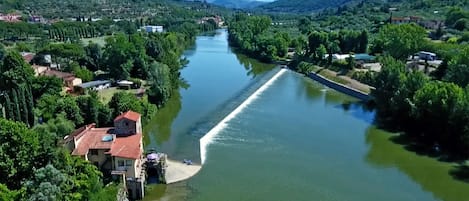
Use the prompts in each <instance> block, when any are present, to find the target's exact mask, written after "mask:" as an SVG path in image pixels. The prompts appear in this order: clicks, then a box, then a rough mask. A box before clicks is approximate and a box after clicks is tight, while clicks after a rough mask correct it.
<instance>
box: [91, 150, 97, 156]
mask: <svg viewBox="0 0 469 201" xmlns="http://www.w3.org/2000/svg"><path fill="white" fill-rule="evenodd" d="M90 154H91V155H92V156H97V155H98V150H96V149H91V150H90Z"/></svg>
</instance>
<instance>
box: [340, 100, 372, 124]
mask: <svg viewBox="0 0 469 201" xmlns="http://www.w3.org/2000/svg"><path fill="white" fill-rule="evenodd" d="M335 107H336V108H341V109H343V110H344V111H346V112H347V113H348V114H350V115H352V116H353V117H355V118H356V119H359V120H362V121H364V122H365V123H368V124H374V123H375V116H376V115H375V112H374V110H373V108H372V107H370V105H369V104H368V103H366V102H363V101H358V102H352V101H344V102H343V103H342V104H340V105H337V106H335Z"/></svg>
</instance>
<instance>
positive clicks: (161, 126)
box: [144, 90, 182, 147]
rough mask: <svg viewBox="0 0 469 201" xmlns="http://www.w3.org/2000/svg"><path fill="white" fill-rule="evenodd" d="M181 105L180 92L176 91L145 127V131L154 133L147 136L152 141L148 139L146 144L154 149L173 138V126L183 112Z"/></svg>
mask: <svg viewBox="0 0 469 201" xmlns="http://www.w3.org/2000/svg"><path fill="white" fill-rule="evenodd" d="M181 105H182V104H181V95H180V92H179V90H175V91H174V92H173V95H172V96H171V98H170V99H169V100H168V102H166V104H165V106H164V107H163V108H161V109H160V110H159V111H158V112H157V114H156V115H155V117H153V118H152V119H151V120H150V122H148V124H147V125H146V126H145V128H144V130H145V131H148V132H150V131H151V132H154V133H152V134H150V135H146V136H150V139H146V141H145V144H147V145H148V146H150V147H154V146H155V145H159V144H161V143H163V142H165V141H167V140H169V138H170V136H171V126H172V125H173V121H174V120H175V119H176V117H177V116H178V114H179V111H181ZM155 137H156V138H155ZM152 138H153V139H152Z"/></svg>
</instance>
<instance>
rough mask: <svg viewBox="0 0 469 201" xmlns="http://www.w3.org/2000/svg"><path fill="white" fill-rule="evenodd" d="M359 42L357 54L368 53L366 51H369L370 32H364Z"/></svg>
mask: <svg viewBox="0 0 469 201" xmlns="http://www.w3.org/2000/svg"><path fill="white" fill-rule="evenodd" d="M358 40H359V42H358V47H357V52H358V53H363V52H366V50H367V49H368V32H367V31H365V30H364V31H362V32H361V34H360V36H359V39H358Z"/></svg>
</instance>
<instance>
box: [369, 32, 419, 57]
mask: <svg viewBox="0 0 469 201" xmlns="http://www.w3.org/2000/svg"><path fill="white" fill-rule="evenodd" d="M425 36H426V32H425V29H423V28H422V27H421V26H418V25H415V24H401V25H394V24H388V25H385V26H384V27H382V28H381V29H380V30H379V32H378V35H377V36H376V39H375V41H374V45H375V46H381V47H382V49H383V51H384V53H385V54H387V55H390V56H392V57H394V58H396V59H399V60H405V59H406V58H408V57H409V56H411V55H413V54H415V53H416V52H417V51H419V50H420V48H421V47H422V46H423V44H425ZM376 49H379V48H376Z"/></svg>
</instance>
